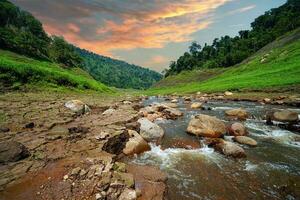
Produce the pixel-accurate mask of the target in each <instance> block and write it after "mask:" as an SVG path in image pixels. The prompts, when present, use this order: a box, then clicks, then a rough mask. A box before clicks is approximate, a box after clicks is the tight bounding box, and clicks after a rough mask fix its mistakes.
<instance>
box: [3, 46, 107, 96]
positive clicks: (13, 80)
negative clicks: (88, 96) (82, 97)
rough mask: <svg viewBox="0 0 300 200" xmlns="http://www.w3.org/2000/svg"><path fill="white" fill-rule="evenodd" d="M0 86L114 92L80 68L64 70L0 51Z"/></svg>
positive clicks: (46, 62)
mask: <svg viewBox="0 0 300 200" xmlns="http://www.w3.org/2000/svg"><path fill="white" fill-rule="evenodd" d="M0 74H1V75H0V85H1V86H2V87H4V88H3V89H8V88H9V87H11V88H18V87H19V86H20V85H25V84H31V85H32V84H33V85H36V86H39V87H40V88H43V87H61V86H63V87H69V88H76V89H91V90H96V91H100V92H113V90H112V89H110V88H109V87H107V86H105V85H104V84H102V83H99V82H97V81H96V80H94V79H93V78H91V77H90V76H89V75H88V74H87V73H86V72H84V71H83V70H81V69H79V68H71V69H69V68H63V67H61V66H59V65H58V64H55V63H51V62H48V61H39V60H35V59H31V58H27V57H25V56H21V55H18V54H15V53H12V52H9V51H3V50H0Z"/></svg>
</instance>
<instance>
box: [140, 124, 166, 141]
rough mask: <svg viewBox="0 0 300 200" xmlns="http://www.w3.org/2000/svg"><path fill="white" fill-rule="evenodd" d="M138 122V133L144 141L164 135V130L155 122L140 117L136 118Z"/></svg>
mask: <svg viewBox="0 0 300 200" xmlns="http://www.w3.org/2000/svg"><path fill="white" fill-rule="evenodd" d="M138 122H139V123H140V124H141V127H140V135H141V136H142V137H143V138H144V139H145V140H146V141H148V142H149V141H153V140H157V139H160V138H162V137H163V136H164V130H163V129H162V128H161V127H160V126H158V125H157V124H154V123H153V122H151V121H149V120H148V119H147V118H141V119H139V120H138Z"/></svg>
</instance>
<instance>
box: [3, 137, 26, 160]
mask: <svg viewBox="0 0 300 200" xmlns="http://www.w3.org/2000/svg"><path fill="white" fill-rule="evenodd" d="M29 155H30V153H29V151H28V149H27V148H26V147H25V146H24V145H23V144H21V143H19V142H15V141H6V142H1V143H0V163H6V162H15V161H18V160H21V159H24V158H26V157H28V156H29Z"/></svg>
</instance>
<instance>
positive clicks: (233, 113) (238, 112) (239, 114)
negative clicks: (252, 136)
mask: <svg viewBox="0 0 300 200" xmlns="http://www.w3.org/2000/svg"><path fill="white" fill-rule="evenodd" d="M225 114H226V115H227V116H229V117H235V118H238V119H241V120H245V119H247V118H248V116H249V115H248V113H247V111H246V110H245V109H243V108H238V109H232V110H226V111H225Z"/></svg>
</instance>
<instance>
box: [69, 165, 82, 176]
mask: <svg viewBox="0 0 300 200" xmlns="http://www.w3.org/2000/svg"><path fill="white" fill-rule="evenodd" d="M80 171H81V168H80V167H76V168H74V169H72V171H71V174H70V175H71V176H77V175H78V174H79V173H80Z"/></svg>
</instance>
